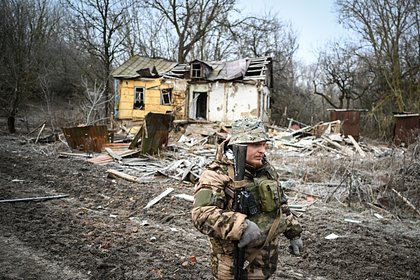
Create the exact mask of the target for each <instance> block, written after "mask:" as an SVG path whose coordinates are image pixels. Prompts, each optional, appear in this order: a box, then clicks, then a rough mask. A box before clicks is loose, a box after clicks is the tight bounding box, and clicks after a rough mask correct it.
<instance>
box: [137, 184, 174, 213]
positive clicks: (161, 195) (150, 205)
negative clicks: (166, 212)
mask: <svg viewBox="0 0 420 280" xmlns="http://www.w3.org/2000/svg"><path fill="white" fill-rule="evenodd" d="M173 190H174V189H173V188H168V189H166V190H165V191H164V192H162V193H161V194H160V195H158V196H157V197H155V198H154V199H152V200H151V201H150V202H149V203H147V205H146V206H144V208H143V209H148V208H150V207H152V206H153V205H155V204H156V203H158V202H159V201H160V200H161V199H162V198H164V197H165V196H167V195H168V194H170V193H171V192H172V191H173Z"/></svg>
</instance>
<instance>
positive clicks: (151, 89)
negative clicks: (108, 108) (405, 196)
mask: <svg viewBox="0 0 420 280" xmlns="http://www.w3.org/2000/svg"><path fill="white" fill-rule="evenodd" d="M173 84H174V83H172V82H167V83H165V80H164V79H161V78H158V79H154V80H147V81H134V80H120V81H119V94H120V98H119V104H118V105H117V106H118V110H119V112H118V119H121V120H126V119H143V118H144V117H145V116H146V115H147V114H148V113H149V112H153V113H166V112H167V111H175V118H176V119H185V97H186V90H183V87H178V86H174V85H173ZM175 84H176V83H175ZM135 87H144V88H145V91H144V107H145V108H144V110H137V109H136V110H134V109H133V103H134V88H135ZM164 88H172V105H160V91H161V89H164Z"/></svg>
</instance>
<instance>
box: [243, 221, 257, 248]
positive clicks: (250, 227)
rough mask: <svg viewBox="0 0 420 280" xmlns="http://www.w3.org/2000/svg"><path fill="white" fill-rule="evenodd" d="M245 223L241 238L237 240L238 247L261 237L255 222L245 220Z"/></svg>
mask: <svg viewBox="0 0 420 280" xmlns="http://www.w3.org/2000/svg"><path fill="white" fill-rule="evenodd" d="M245 223H246V228H245V230H244V233H242V237H241V239H240V240H239V243H238V247H239V248H243V247H245V246H247V245H248V244H250V243H251V242H252V241H256V240H259V239H261V237H262V233H261V230H260V228H259V227H258V225H257V224H256V223H254V222H253V221H250V220H246V221H245Z"/></svg>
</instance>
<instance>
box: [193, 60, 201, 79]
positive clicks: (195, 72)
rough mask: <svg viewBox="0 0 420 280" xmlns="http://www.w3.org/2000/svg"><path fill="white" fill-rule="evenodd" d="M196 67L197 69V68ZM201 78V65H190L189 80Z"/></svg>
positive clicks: (196, 63)
mask: <svg viewBox="0 0 420 280" xmlns="http://www.w3.org/2000/svg"><path fill="white" fill-rule="evenodd" d="M197 66H198V67H197ZM202 77H203V65H202V63H200V62H194V63H192V64H191V78H192V79H200V78H202Z"/></svg>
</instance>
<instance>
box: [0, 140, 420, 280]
mask: <svg viewBox="0 0 420 280" xmlns="http://www.w3.org/2000/svg"><path fill="white" fill-rule="evenodd" d="M0 138H1V139H0V141H1V142H0V143H1V145H0V200H5V199H13V198H27V197H43V196H54V195H64V194H65V195H68V196H67V197H64V198H60V199H50V200H41V201H30V202H14V203H0V213H1V214H0V279H45V280H50V279H51V280H53V279H54V280H55V279H212V276H211V273H210V265H209V259H208V244H207V239H206V236H204V235H202V234H201V233H199V232H198V231H197V230H196V229H195V228H194V226H193V225H192V223H191V219H190V211H191V202H189V201H187V200H185V199H182V198H178V197H174V195H175V194H190V195H191V194H192V191H193V184H192V183H189V182H179V181H177V180H175V179H170V178H167V177H164V176H155V177H154V179H153V180H148V181H146V182H141V183H132V182H128V181H126V180H123V179H111V178H108V177H107V172H106V170H107V169H109V168H110V166H109V165H104V166H99V165H93V164H91V163H88V162H86V161H85V160H84V159H81V158H62V157H59V156H58V154H57V151H59V150H60V147H58V146H59V145H60V143H58V144H57V143H54V144H33V143H25V144H22V137H21V136H19V135H14V136H10V135H8V134H7V133H5V132H3V133H2V134H1V135H0ZM282 160H283V163H282V164H286V165H287V162H288V160H287V159H282ZM300 164H302V162H300ZM417 167H418V166H417ZM415 172H417V173H416V174H417V175H418V174H420V172H419V170H418V169H417V170H416V171H415ZM290 176H292V175H290ZM416 178H417V177H416ZM418 182H419V181H416V182H414V188H415V189H416V193H417V194H418V187H419V184H418ZM168 187H172V188H174V191H173V192H172V193H171V194H169V195H168V196H166V197H165V198H163V199H162V200H161V201H160V202H158V203H157V204H155V205H153V206H152V207H150V208H148V209H144V207H145V205H146V204H147V203H148V202H149V201H150V200H151V199H153V198H154V197H156V196H158V195H159V194H160V193H161V192H163V191H164V190H166V189H167V188H168ZM287 194H288V195H289V196H290V197H292V198H294V199H297V200H296V201H297V202H300V201H305V199H306V196H304V195H300V194H299V192H296V191H293V190H288V191H287ZM401 204H404V202H401ZM407 212H410V210H409V209H407V208H406V209H405V210H404V212H402V213H407ZM374 214H380V215H381V216H382V217H383V218H378V216H375V215H374ZM418 218H419V216H416V215H415V214H413V213H410V214H409V215H405V216H403V215H400V216H398V215H394V214H392V213H389V212H386V211H383V212H380V211H379V210H378V211H374V210H373V209H369V208H359V209H355V208H354V207H346V206H345V204H344V203H342V202H338V201H337V200H334V199H332V200H330V201H329V202H328V203H326V202H325V200H323V199H317V200H315V202H314V203H313V204H311V205H310V206H308V207H307V208H306V211H305V212H302V213H301V217H300V221H301V222H302V224H303V226H304V232H303V240H304V244H305V249H304V252H303V254H302V255H301V256H300V257H295V256H292V255H291V254H290V253H289V252H288V250H287V247H288V242H287V240H286V239H285V238H284V239H283V240H282V242H281V244H280V248H279V250H280V252H281V257H280V260H279V263H278V270H277V274H276V276H275V278H274V279H317V280H321V279H328V280H330V279H331V280H332V279H419V275H420V266H419V260H420V223H419V219H418ZM345 219H347V220H345ZM352 221H353V222H352ZM354 221H356V222H354ZM333 233H334V234H336V235H338V236H339V237H338V238H336V239H332V240H329V239H326V238H325V237H327V236H328V235H330V234H333Z"/></svg>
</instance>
